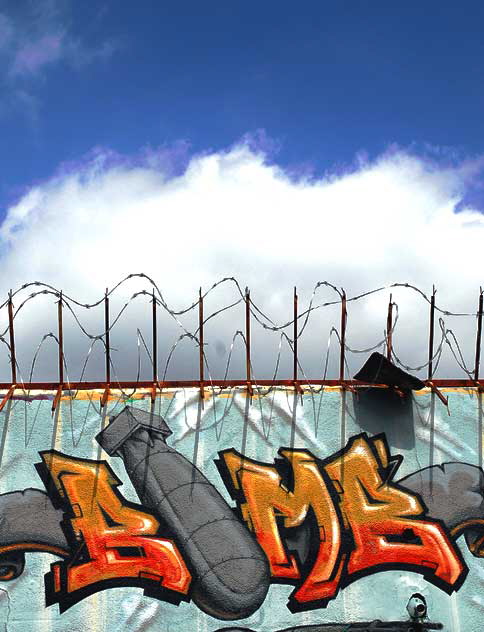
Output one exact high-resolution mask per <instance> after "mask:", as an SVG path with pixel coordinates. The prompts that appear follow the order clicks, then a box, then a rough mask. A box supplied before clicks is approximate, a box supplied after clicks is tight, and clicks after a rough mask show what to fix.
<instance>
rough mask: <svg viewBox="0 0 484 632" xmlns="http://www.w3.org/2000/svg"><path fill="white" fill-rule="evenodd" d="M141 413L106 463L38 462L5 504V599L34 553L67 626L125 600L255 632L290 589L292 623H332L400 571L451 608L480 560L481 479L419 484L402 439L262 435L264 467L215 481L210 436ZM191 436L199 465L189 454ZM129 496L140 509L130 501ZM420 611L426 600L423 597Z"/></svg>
mask: <svg viewBox="0 0 484 632" xmlns="http://www.w3.org/2000/svg"><path fill="white" fill-rule="evenodd" d="M296 399H297V397H295V398H294V401H293V403H294V409H295V408H296V403H295V402H296ZM301 399H302V398H301ZM233 400H234V401H233V402H231V404H234V403H235V404H236V405H240V404H239V402H237V399H236V398H235V397H234V398H233ZM287 401H288V402H289V399H288V400H287ZM330 402H331V398H328V404H330ZM247 403H249V400H248V398H247V399H246V404H247ZM308 403H309V402H308ZM342 403H344V402H342ZM144 404H145V402H144V401H143V400H140V401H139V402H138V405H137V406H133V405H132V403H129V405H121V402H120V403H119V405H118V409H117V411H116V413H115V414H113V415H111V416H110V418H109V421H108V420H106V422H104V423H103V429H102V430H101V431H100V432H97V433H96V434H95V440H96V443H97V445H98V449H99V450H101V449H102V450H103V451H104V452H103V454H105V456H106V458H95V459H93V458H86V457H85V456H80V455H77V454H69V453H68V452H67V451H63V450H60V449H58V447H61V446H55V445H54V446H53V447H51V448H50V449H43V450H38V451H37V454H38V458H37V459H36V460H33V461H31V463H30V467H31V468H32V471H33V472H35V476H36V477H38V481H39V483H42V485H39V486H38V487H35V486H29V487H26V488H23V489H18V488H17V489H10V490H9V491H6V492H5V493H3V494H1V495H0V515H1V517H2V519H1V522H0V579H1V580H3V586H6V587H7V588H8V586H9V584H12V583H15V582H17V581H18V580H19V579H21V576H22V574H23V572H24V569H25V566H26V556H25V555H26V554H30V553H46V554H49V556H55V557H54V558H53V561H52V562H51V563H50V568H49V569H48V571H47V572H45V573H44V575H45V578H42V576H41V575H39V576H38V577H37V578H36V581H38V583H39V590H41V589H43V587H42V583H43V582H44V580H45V595H44V597H45V605H46V606H48V607H50V606H57V608H58V612H59V616H60V619H59V620H62V617H64V616H67V613H68V612H73V611H75V610H76V608H78V607H79V604H80V602H84V601H85V600H89V598H90V597H91V596H92V595H94V594H97V593H106V592H108V591H111V590H112V589H116V588H120V587H123V588H124V589H136V588H138V589H139V588H141V589H142V590H143V594H144V595H145V597H144V599H146V601H147V602H150V600H153V599H155V600H156V601H158V602H161V603H167V604H171V607H173V606H175V607H178V609H181V610H183V608H184V607H188V605H189V604H190V603H192V604H193V606H194V607H195V608H196V609H197V610H198V611H199V612H201V613H203V614H204V615H206V616H208V617H209V619H208V620H213V621H214V622H215V621H216V620H222V621H239V620H248V619H249V618H250V617H253V616H257V613H259V612H264V611H266V609H267V607H268V604H269V607H270V603H271V600H273V599H274V594H273V589H272V588H271V586H284V585H286V586H288V588H289V589H290V593H289V594H288V596H287V599H286V606H287V608H286V610H287V612H288V615H286V617H287V616H289V617H291V616H294V617H296V616H297V615H298V613H302V614H304V613H308V615H309V614H310V613H311V612H315V613H318V615H319V618H320V619H321V618H322V613H323V614H324V613H325V612H326V611H327V610H329V609H330V608H329V606H330V604H332V603H338V600H339V599H340V598H339V595H340V594H344V593H345V592H346V591H347V590H349V587H350V586H351V585H355V584H358V583H359V582H363V580H364V578H370V577H371V576H375V575H379V576H380V577H381V576H385V575H387V576H388V575H389V574H390V575H391V572H392V571H393V572H399V573H402V572H403V573H406V574H407V575H408V576H409V577H416V576H420V577H422V579H423V580H424V582H425V583H426V584H428V585H429V586H434V587H435V589H436V590H438V591H439V592H441V593H442V594H443V595H447V598H450V596H451V595H452V594H456V593H457V592H458V591H460V589H461V587H462V586H463V585H464V583H465V580H466V577H468V574H469V571H470V569H469V561H468V559H469V558H468V556H469V555H471V557H473V558H477V559H478V558H480V557H482V556H484V544H483V543H484V472H483V470H482V468H481V467H480V466H479V465H475V464H472V463H468V462H465V461H448V462H443V463H439V464H438V465H432V466H424V467H420V468H416V469H415V468H414V469H413V470H412V469H411V470H410V471H409V469H408V468H405V465H406V462H405V461H406V457H405V456H404V455H403V454H401V453H400V452H398V451H396V450H394V449H392V447H391V446H392V444H393V445H395V444H398V440H397V441H396V440H395V439H396V434H395V428H393V427H391V426H390V427H389V428H388V430H387V432H380V433H377V434H373V435H372V434H369V433H368V432H367V431H364V430H363V431H360V432H358V433H355V434H352V435H350V436H348V437H347V438H345V443H344V445H343V446H342V447H340V448H339V449H338V450H334V451H332V452H329V453H328V452H327V451H324V452H323V451H322V450H320V449H318V446H317V445H314V444H315V441H314V438H315V437H314V435H312V433H311V432H309V429H308V428H305V424H304V423H302V424H300V435H299V436H298V435H296V437H297V438H298V444H299V443H302V439H303V437H304V434H306V435H307V439H309V441H308V443H309V447H303V446H302V445H301V446H299V445H293V446H286V447H281V445H278V446H275V445H274V441H273V439H272V438H271V439H270V440H269V438H268V435H267V434H266V435H264V434H263V433H261V430H260V428H259V433H257V426H256V425H255V424H254V425H253V429H254V432H253V434H254V441H255V443H254V445H259V444H265V445H264V447H265V453H266V455H267V454H268V446H269V445H270V446H271V447H272V458H271V459H269V458H265V459H261V458H255V457H257V455H254V454H253V450H249V449H248V443H247V440H245V446H242V447H243V448H244V447H245V450H244V449H242V450H241V449H238V448H237V447H235V446H234V445H233V444H232V445H228V446H226V447H224V448H223V449H217V450H216V451H215V452H214V453H213V455H212V457H211V458H210V459H209V460H210V462H211V464H212V465H211V474H210V475H208V473H206V472H205V471H204V469H205V468H203V469H202V468H200V467H198V466H197V465H198V462H199V460H200V459H199V454H198V452H197V450H199V449H200V445H198V447H197V445H196V443H197V441H200V432H199V431H200V428H196V427H195V428H193V427H191V426H190V425H189V424H188V425H187V426H186V428H185V429H184V430H182V432H181V433H180V432H179V433H178V436H174V434H173V433H172V430H171V428H170V427H169V425H168V423H167V420H166V418H165V417H164V416H162V415H159V414H157V413H156V412H154V411H153V410H149V409H147V408H146V406H143V405H144ZM253 405H254V404H253V403H252V406H253ZM358 405H361V402H360V403H359V404H356V405H355V406H354V408H353V410H356V406H358ZM142 406H143V407H142ZM214 406H216V403H214ZM206 407H207V408H209V407H210V406H209V403H208V402H207V405H206ZM226 409H227V403H225V412H226ZM260 410H261V411H262V412H263V409H262V408H261V409H260ZM212 412H213V413H214V414H215V411H212ZM205 414H206V411H205ZM279 414H280V416H281V419H284V416H283V415H282V411H280V413H279ZM201 417H202V414H201V411H200V407H198V410H197V422H198V423H199V422H200V421H201ZM356 417H357V415H355V419H356ZM220 419H223V416H221V417H220ZM261 420H262V417H261ZM7 421H8V419H7ZM246 421H247V423H249V424H250V416H246ZM202 427H203V426H202ZM261 427H262V425H261ZM219 430H220V428H219ZM247 430H248V429H247V428H246V431H247ZM397 434H398V432H397ZM4 436H5V437H6V434H5V433H4ZM72 436H73V437H74V435H72ZM188 437H190V438H191V439H192V440H193V441H194V452H193V453H192V454H191V458H190V457H189V456H187V455H186V454H183V453H182V452H181V451H180V450H179V449H177V446H178V445H179V444H180V443H181V442H182V441H183V440H186V439H187V438H188ZM257 437H258V438H257ZM83 440H84V439H83ZM91 440H92V438H91ZM73 443H75V442H74V440H73ZM217 443H220V439H219V441H218V442H217ZM217 447H218V448H219V447H220V446H217ZM249 452H250V454H249ZM256 452H257V450H256ZM403 452H405V450H403ZM99 455H101V453H99ZM119 465H121V466H122V469H120V468H119ZM115 466H116V471H115V469H113V468H114V467H115ZM402 470H405V475H404V476H401V471H402ZM125 483H129V484H130V485H131V486H132V489H133V491H134V492H135V493H136V498H135V499H134V500H133V499H128V498H127V497H125V495H124V494H123V484H125ZM42 486H43V489H42V488H41V487H42ZM461 536H463V538H461ZM412 581H414V580H412ZM415 595H417V597H415ZM409 597H410V595H409ZM412 599H413V601H415V600H417V601H418V603H419V604H420V603H422V604H423V603H424V602H425V599H426V598H425V595H423V594H422V593H420V592H414V594H413V596H412V597H411V599H410V601H409V603H413V601H412ZM419 600H420V601H419ZM183 604H185V605H183ZM422 607H423V606H422ZM425 608H426V605H425ZM308 615H305V616H308ZM299 616H301V615H299ZM441 618H442V617H441ZM281 619H284V620H286V619H285V617H282V618H281ZM330 620H331V619H330ZM279 628H280V626H279ZM59 629H61V628H59ZM103 629H104V628H103ZM180 629H182V627H180ZM213 629H214V630H215V629H217V628H216V627H213ZM227 629H229V628H227ZM234 629H235V628H234ZM238 629H241V628H238ZM244 629H250V628H244ZM259 629H276V626H274V625H273V626H272V627H271V628H261V627H260V620H259ZM321 629H323V628H321ZM324 629H326V628H324ZM355 629H356V628H355ZM422 629H423V628H422ZM427 629H432V628H427Z"/></svg>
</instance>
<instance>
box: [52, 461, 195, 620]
mask: <svg viewBox="0 0 484 632" xmlns="http://www.w3.org/2000/svg"><path fill="white" fill-rule="evenodd" d="M41 456H42V459H43V466H44V472H46V473H47V474H48V475H49V476H50V478H51V481H52V483H53V485H54V486H55V489H56V491H57V493H58V494H59V495H60V497H61V500H62V501H63V503H64V504H65V507H66V510H67V511H66V514H65V516H66V521H68V523H69V524H70V527H71V529H72V534H71V539H73V541H74V546H73V548H74V552H73V554H72V556H71V558H70V559H68V560H66V561H62V562H56V563H54V564H53V565H52V573H50V574H49V581H50V584H51V588H50V593H51V602H56V601H58V602H59V603H60V606H61V609H62V608H64V609H65V608H67V607H69V605H72V603H75V602H76V601H77V600H78V599H79V598H82V596H84V594H89V592H94V591H96V590H98V589H102V588H103V587H105V586H106V582H108V586H109V585H112V584H113V582H118V583H120V581H121V580H123V583H126V584H127V585H143V582H148V581H149V580H150V585H151V586H158V587H163V588H165V589H168V590H170V591H175V592H177V593H181V594H183V595H185V594H186V593H187V592H188V588H189V585H190V581H191V577H190V573H189V572H188V569H187V567H186V565H185V563H184V561H183V558H182V556H181V554H180V552H179V551H178V549H177V547H176V546H175V544H174V543H173V542H172V541H171V540H167V539H163V538H159V537H156V534H157V531H158V528H159V524H158V521H157V520H156V519H155V518H154V516H152V515H151V514H149V513H146V512H144V511H143V510H142V509H141V508H136V507H135V506H129V505H128V503H127V502H126V500H125V499H124V498H123V497H122V496H121V495H120V494H119V493H118V492H117V491H116V487H117V486H118V485H120V481H119V480H118V479H117V478H116V476H115V475H114V473H113V472H112V470H111V469H110V468H109V466H108V465H107V464H106V463H105V462H104V461H100V462H98V461H89V460H84V459H76V458H72V457H67V456H64V455H62V454H60V453H59V452H56V451H47V452H42V453H41ZM100 582H104V586H103V585H98V584H99V583H100ZM96 585H98V586H96ZM81 589H83V593H82V596H81V597H77V598H76V595H75V593H76V591H80V590H81ZM86 589H87V590H86ZM66 604H67V605H66Z"/></svg>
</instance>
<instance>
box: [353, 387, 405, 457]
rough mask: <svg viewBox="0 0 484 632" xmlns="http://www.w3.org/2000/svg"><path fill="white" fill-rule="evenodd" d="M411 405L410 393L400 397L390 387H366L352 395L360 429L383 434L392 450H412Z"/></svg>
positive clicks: (372, 433)
mask: <svg viewBox="0 0 484 632" xmlns="http://www.w3.org/2000/svg"><path fill="white" fill-rule="evenodd" d="M412 404H413V397H412V393H411V392H409V393H408V394H406V396H405V397H400V396H399V395H398V394H397V393H396V392H395V391H394V390H392V389H390V388H368V389H365V390H363V389H361V391H360V390H359V391H358V394H355V393H353V409H354V411H355V419H356V423H357V424H358V425H359V426H360V428H361V430H364V431H366V432H368V434H371V435H374V434H379V433H380V432H384V433H385V435H386V437H387V439H388V443H389V445H390V446H391V447H393V448H401V449H404V450H411V449H412V448H414V447H415V429H414V420H413V405H412Z"/></svg>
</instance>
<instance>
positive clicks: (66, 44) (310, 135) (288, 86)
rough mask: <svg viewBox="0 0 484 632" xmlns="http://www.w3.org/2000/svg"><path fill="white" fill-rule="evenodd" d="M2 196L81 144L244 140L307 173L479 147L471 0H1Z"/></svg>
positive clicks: (482, 62) (478, 38) (476, 23)
mask: <svg viewBox="0 0 484 632" xmlns="http://www.w3.org/2000/svg"><path fill="white" fill-rule="evenodd" d="M1 8H2V11H1V13H2V16H3V19H2V21H0V55H1V56H0V60H1V69H2V75H1V78H0V86H1V93H0V94H1V99H0V133H1V138H2V142H1V145H0V152H1V155H0V164H2V178H1V189H0V195H1V197H0V200H1V201H2V209H3V212H5V205H6V204H7V203H9V202H11V201H12V200H15V198H16V197H18V195H19V193H20V192H22V191H23V190H24V187H27V186H28V185H29V184H31V183H33V182H36V181H39V180H43V179H45V178H48V177H49V176H51V175H52V173H54V172H55V170H56V169H57V168H58V167H59V165H60V164H61V163H64V162H66V161H77V160H80V159H81V157H82V156H84V155H85V154H87V153H88V152H89V151H90V150H92V148H93V147H97V146H102V147H105V148H109V149H111V150H113V151H115V152H119V153H122V154H127V155H133V154H136V153H137V152H139V151H140V150H143V148H146V147H151V148H158V147H160V146H172V145H174V144H176V143H178V147H180V142H182V143H183V147H185V149H187V150H188V152H189V153H198V152H200V151H207V150H208V151H209V150H219V149H221V148H226V147H228V146H230V145H232V144H233V143H235V142H236V141H237V140H239V139H240V138H241V137H243V136H244V135H245V134H247V133H252V134H254V133H255V132H256V131H257V130H261V129H262V130H264V134H260V133H259V134H258V135H257V134H256V138H258V139H259V141H260V142H262V144H263V146H264V147H265V148H266V149H268V150H269V152H270V153H271V155H272V158H273V160H275V161H276V162H277V163H278V164H281V165H284V166H286V167H289V168H290V169H293V170H295V171H296V172H297V173H300V172H314V173H315V174H320V173H322V172H323V171H324V170H326V169H328V168H335V167H336V168H337V167H338V165H347V164H349V163H352V161H353V160H354V158H355V155H356V154H357V153H358V152H366V153H367V154H368V155H369V156H370V157H373V156H376V155H378V154H379V153H381V152H382V151H384V150H385V148H387V147H388V146H389V145H391V144H394V143H396V144H398V145H399V146H401V147H404V148H411V149H412V150H413V151H417V152H420V153H423V152H426V153H429V152H430V153H432V155H434V156H435V155H437V156H441V157H442V156H443V157H444V158H446V157H447V158H448V157H449V156H450V157H453V156H458V157H459V158H462V157H464V156H474V155H478V154H481V153H483V152H484V134H483V133H482V132H483V116H482V112H483V106H484V38H483V36H482V30H483V24H484V5H483V4H482V3H479V2H464V3H459V5H457V4H456V3H453V2H433V1H429V0H428V1H426V2H424V3H422V2H381V1H374V2H369V1H367V2H356V1H353V2H346V1H338V2H326V1H318V2H311V1H308V2H303V3H294V2H280V1H278V2H273V1H269V0H265V1H264V2H262V3H260V2H257V3H256V2H208V3H200V2H180V3H175V2H144V1H141V2H136V3H131V2H102V3H101V2H99V3H97V2H91V3H73V2H68V1H59V0H52V1H48V2H45V1H44V2H42V1H41V2H25V1H22V2H18V1H15V2H8V1H7V2H6V3H5V2H4V3H2V5H1Z"/></svg>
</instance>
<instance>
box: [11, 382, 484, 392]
mask: <svg viewBox="0 0 484 632" xmlns="http://www.w3.org/2000/svg"><path fill="white" fill-rule="evenodd" d="M423 382H424V384H425V386H426V388H432V386H434V387H437V388H481V389H482V388H484V379H483V380H477V381H476V380H465V379H433V380H431V384H430V383H429V381H428V380H424V381H423ZM248 385H250V386H251V387H252V388H255V387H257V386H287V387H291V386H292V387H294V386H296V387H297V388H302V387H304V386H332V387H335V386H340V387H348V386H351V387H359V388H376V387H378V388H391V387H387V386H386V385H385V384H377V383H368V382H361V381H360V380H342V381H341V380H318V379H314V380H311V379H306V380H296V381H294V380H291V379H289V380H250V381H249V382H248V381H247V378H241V379H238V380H211V381H210V380H206V381H205V382H204V387H206V388H210V387H211V386H216V387H222V388H233V387H237V386H243V387H247V386H248ZM64 386H65V388H64V392H66V393H68V392H69V389H70V390H71V391H72V390H97V389H99V390H104V389H105V388H106V386H107V384H106V382H105V381H103V382H69V384H67V383H65V385H64ZM67 386H68V387H69V388H66V387H67ZM157 387H158V388H159V389H167V388H192V387H198V388H199V387H200V380H167V381H165V382H158V383H157ZM12 388H15V390H18V391H22V390H26V391H27V390H42V391H56V390H57V389H58V388H59V382H24V383H21V384H19V383H17V384H12V383H11V382H0V391H6V390H10V389H12ZM110 388H111V390H116V389H127V388H129V389H133V388H140V389H152V388H153V381H152V380H140V381H139V382H132V381H131V382H112V381H111V383H110Z"/></svg>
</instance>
